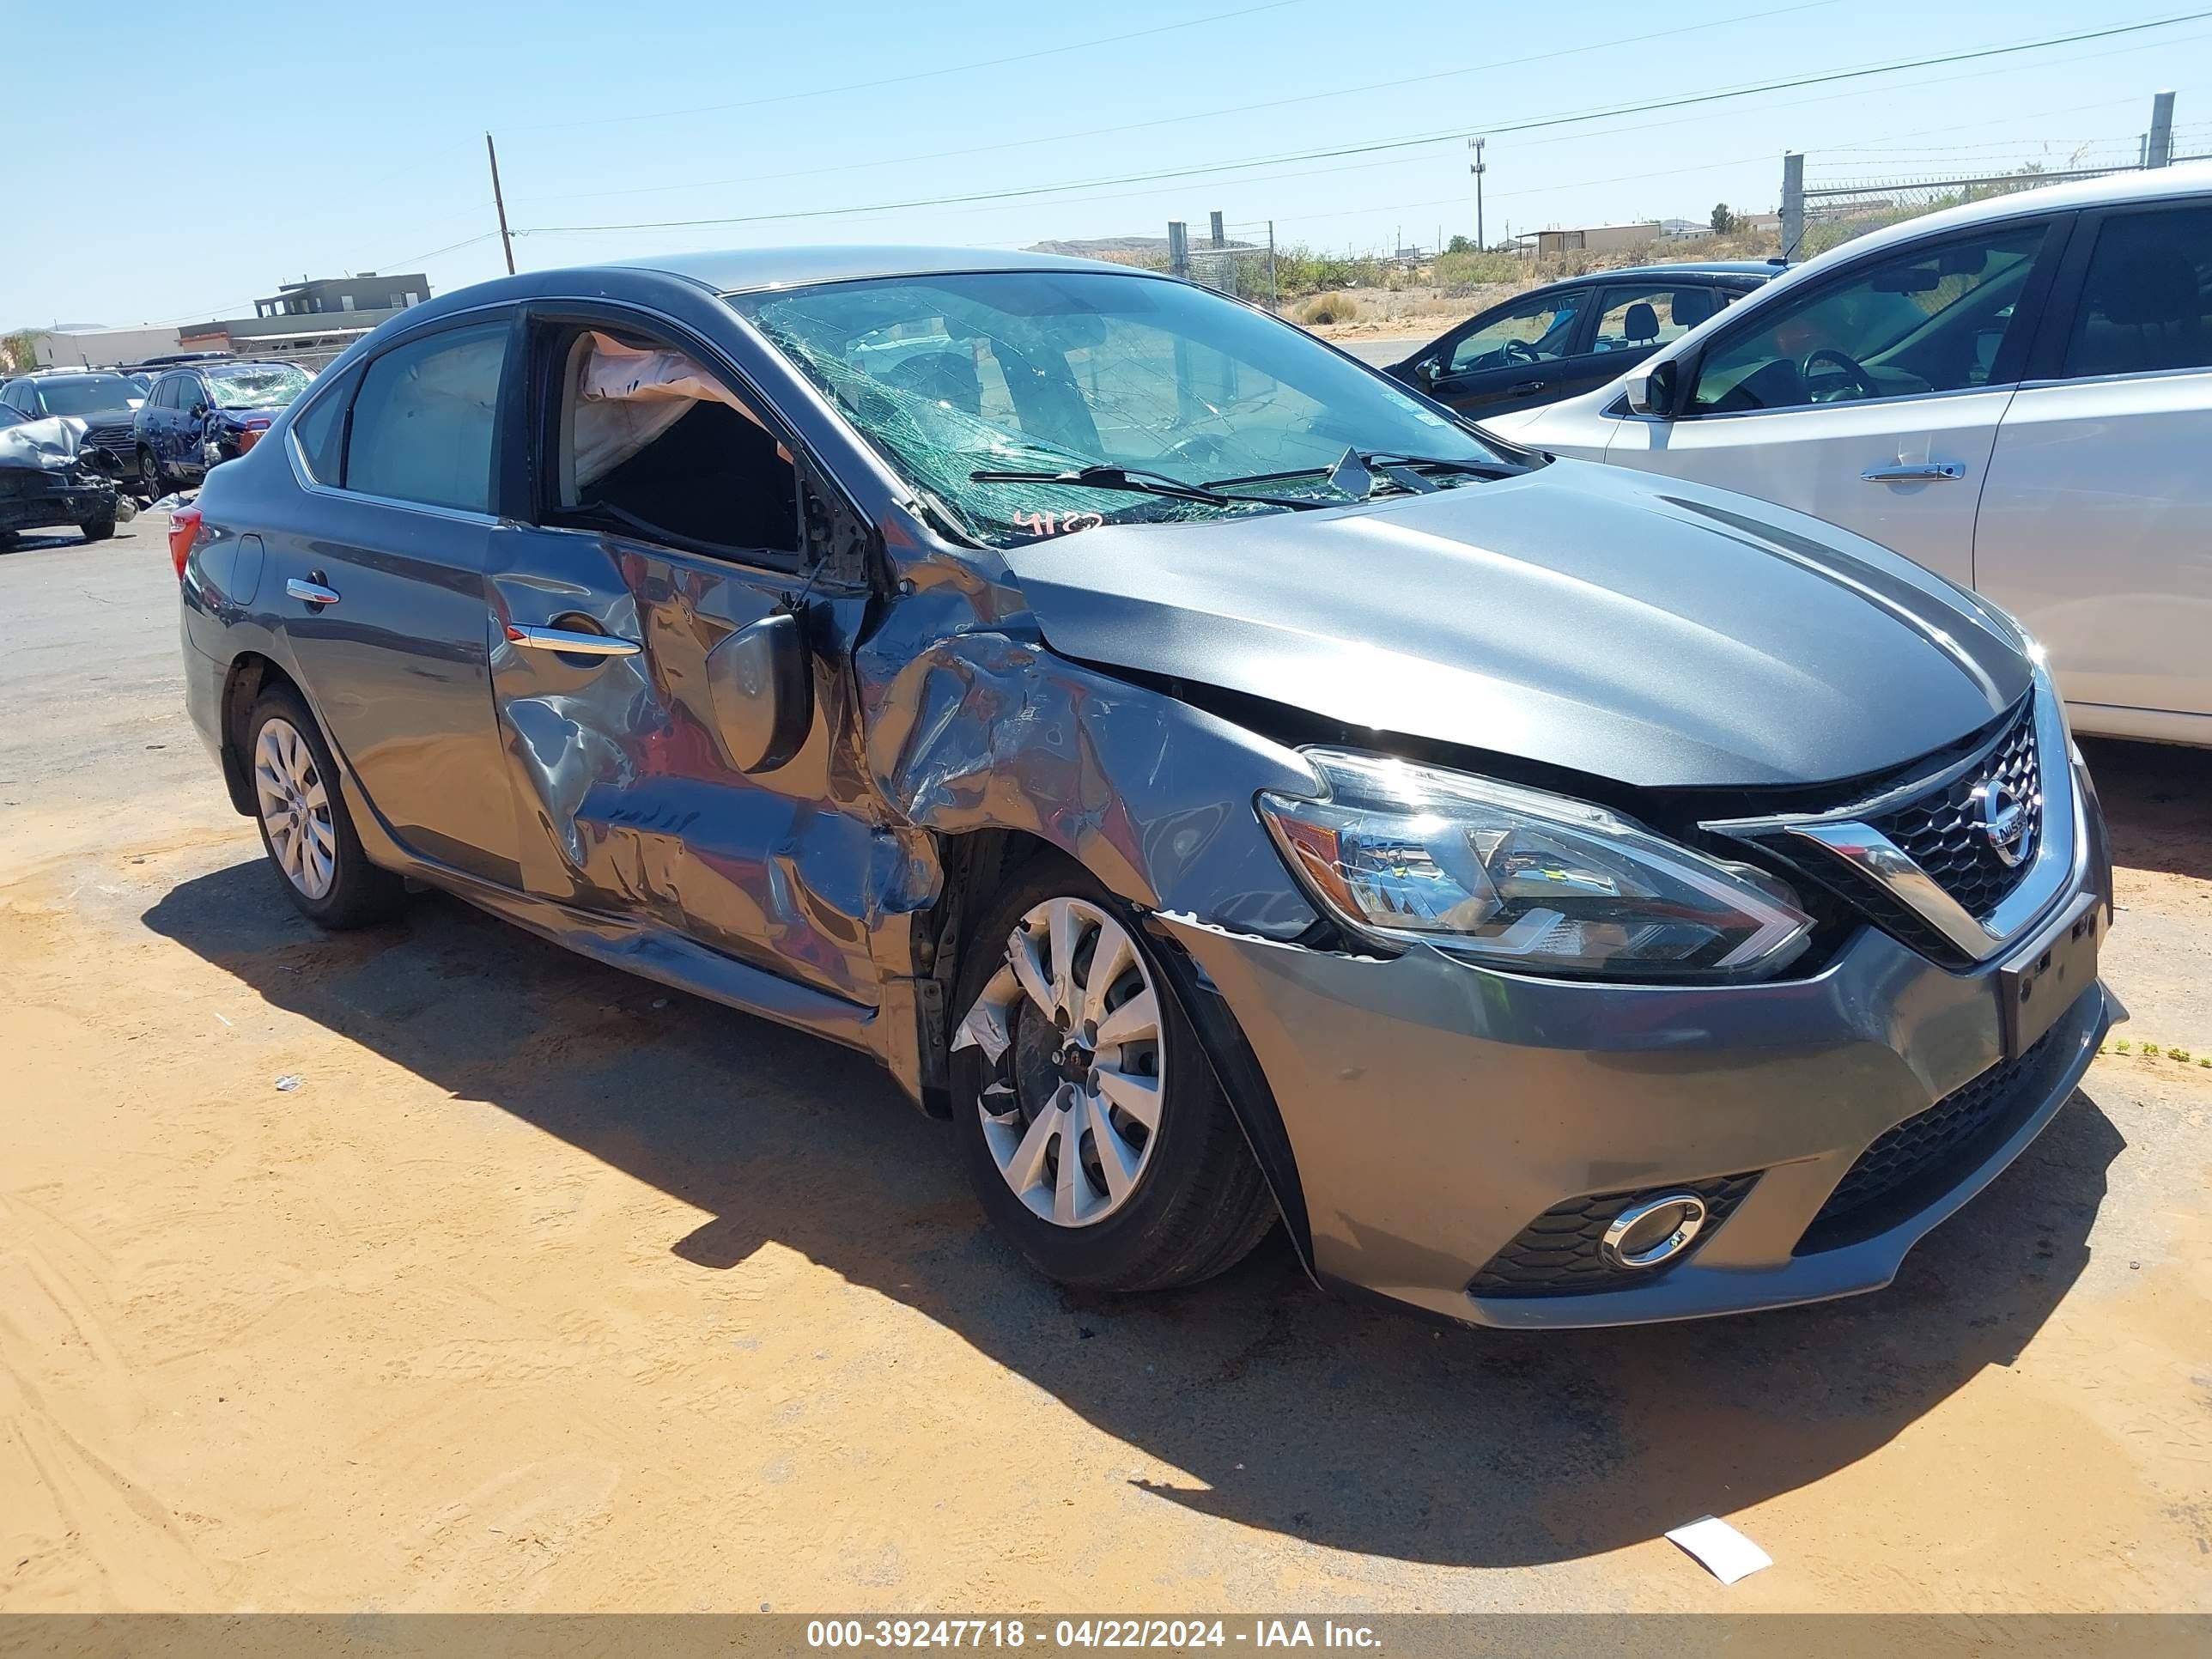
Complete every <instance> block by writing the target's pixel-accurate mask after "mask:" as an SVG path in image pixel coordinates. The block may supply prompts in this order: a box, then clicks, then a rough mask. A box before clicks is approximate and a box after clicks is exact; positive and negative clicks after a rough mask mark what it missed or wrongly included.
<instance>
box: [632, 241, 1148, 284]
mask: <svg viewBox="0 0 2212 1659" xmlns="http://www.w3.org/2000/svg"><path fill="white" fill-rule="evenodd" d="M611 264H614V265H616V266H617V267H618V268H623V269H627V270H657V271H663V272H665V273H666V274H668V275H670V276H683V277H688V278H689V279H690V280H691V281H692V282H695V283H700V284H702V286H704V287H707V288H710V289H714V291H715V292H716V293H718V294H738V293H744V292H748V291H752V290H757V289H775V288H798V287H801V286H804V285H805V284H808V283H850V282H858V281H860V280H863V279H865V278H867V277H871V276H951V275H952V274H954V273H956V272H971V271H987V270H1067V271H1093V272H1097V271H1106V272H1109V273H1119V274H1121V275H1123V276H1158V274H1159V273H1158V272H1156V271H1147V270H1140V269H1139V268H1137V267H1136V266H1133V265H1121V264H1113V263H1111V262H1110V261H1108V260H1103V259H1072V258H1066V257H1065V256H1063V255H1060V254H1057V253H1025V252H1012V251H1009V250H1007V249H1004V248H976V247H915V246H897V245H896V244H887V245H884V246H851V247H847V246H819V247H773V248H732V249H726V250H725V251H723V252H711V253H673V254H663V255H659V256H648V257H646V258H636V259H617V260H614V261H611Z"/></svg>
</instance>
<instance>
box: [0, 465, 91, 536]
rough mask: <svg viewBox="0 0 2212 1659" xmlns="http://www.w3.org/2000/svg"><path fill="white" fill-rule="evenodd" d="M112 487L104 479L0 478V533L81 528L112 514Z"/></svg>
mask: <svg viewBox="0 0 2212 1659" xmlns="http://www.w3.org/2000/svg"><path fill="white" fill-rule="evenodd" d="M116 510H117V509H116V502H115V486H114V485H113V484H112V483H108V482H107V481H106V479H104V478H99V477H71V478H67V479H64V478H58V477H53V476H52V475H51V474H46V473H39V474H35V475H33V476H30V477H21V476H17V475H15V474H14V473H9V474H8V475H6V476H4V477H0V530H43V529H47V528H50V527H58V526H62V525H75V526H77V527H78V528H79V529H82V528H83V527H84V526H86V525H88V524H97V523H99V522H100V521H101V520H108V519H112V518H114V517H115V515H116Z"/></svg>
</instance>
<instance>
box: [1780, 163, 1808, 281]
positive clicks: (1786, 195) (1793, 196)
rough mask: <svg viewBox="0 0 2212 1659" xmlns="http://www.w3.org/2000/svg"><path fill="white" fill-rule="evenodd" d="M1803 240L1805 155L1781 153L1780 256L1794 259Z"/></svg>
mask: <svg viewBox="0 0 2212 1659" xmlns="http://www.w3.org/2000/svg"><path fill="white" fill-rule="evenodd" d="M1804 240H1805V157H1804V155H1803V154H1802V152H1801V151H1798V150H1794V149H1790V150H1784V151H1783V153H1782V257H1783V258H1785V259H1794V258H1796V257H1797V249H1798V245H1799V244H1800V243H1802V241H1804Z"/></svg>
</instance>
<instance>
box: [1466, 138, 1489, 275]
mask: <svg viewBox="0 0 2212 1659" xmlns="http://www.w3.org/2000/svg"><path fill="white" fill-rule="evenodd" d="M1467 142H1468V145H1469V146H1470V147H1471V148H1472V149H1474V165H1473V166H1471V167H1468V172H1469V173H1473V174H1474V251H1475V252H1477V253H1480V252H1484V251H1486V249H1487V248H1488V247H1489V246H1490V244H1489V243H1487V242H1486V241H1485V240H1483V237H1482V175H1483V174H1484V173H1487V172H1489V171H1490V168H1489V167H1488V165H1487V164H1486V163H1485V162H1484V161H1483V159H1482V147H1483V146H1484V145H1485V144H1486V143H1489V142H1490V140H1488V139H1487V138H1470V139H1468V141H1467Z"/></svg>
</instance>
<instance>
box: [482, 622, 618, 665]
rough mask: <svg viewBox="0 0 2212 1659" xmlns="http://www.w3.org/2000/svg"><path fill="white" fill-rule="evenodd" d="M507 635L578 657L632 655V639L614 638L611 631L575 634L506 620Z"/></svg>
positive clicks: (525, 643) (537, 647)
mask: <svg viewBox="0 0 2212 1659" xmlns="http://www.w3.org/2000/svg"><path fill="white" fill-rule="evenodd" d="M507 639H508V641H510V642H511V643H513V644H515V645H520V646H526V647H529V648H530V649H531V650H532V651H567V652H570V653H574V655H576V656H579V657H635V655H637V653H638V644H637V641H635V640H618V639H617V638H616V637H615V636H614V635H611V634H577V633H573V632H571V631H570V630H569V629H565V628H525V627H524V626H522V624H521V623H507Z"/></svg>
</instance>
